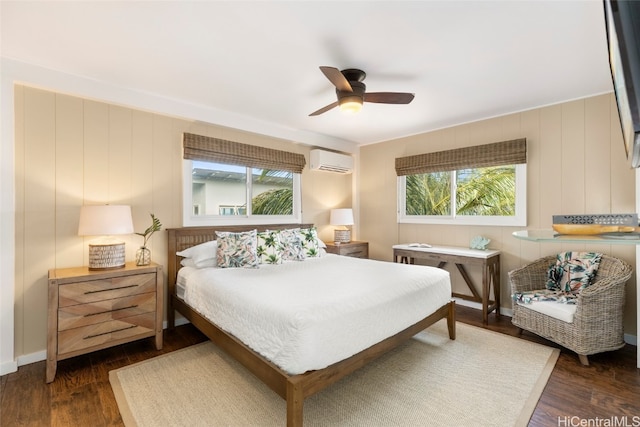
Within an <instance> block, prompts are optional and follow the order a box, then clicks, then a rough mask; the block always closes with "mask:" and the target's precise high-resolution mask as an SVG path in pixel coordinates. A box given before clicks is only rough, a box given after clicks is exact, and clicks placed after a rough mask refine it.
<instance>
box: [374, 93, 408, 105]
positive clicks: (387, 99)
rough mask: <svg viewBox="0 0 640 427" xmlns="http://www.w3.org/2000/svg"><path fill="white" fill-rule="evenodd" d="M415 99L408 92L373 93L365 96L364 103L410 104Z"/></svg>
mask: <svg viewBox="0 0 640 427" xmlns="http://www.w3.org/2000/svg"><path fill="white" fill-rule="evenodd" d="M414 97H415V95H414V94H412V93H406V92H371V93H365V94H364V102H377V103H379V104H408V103H410V102H411V101H413V98H414Z"/></svg>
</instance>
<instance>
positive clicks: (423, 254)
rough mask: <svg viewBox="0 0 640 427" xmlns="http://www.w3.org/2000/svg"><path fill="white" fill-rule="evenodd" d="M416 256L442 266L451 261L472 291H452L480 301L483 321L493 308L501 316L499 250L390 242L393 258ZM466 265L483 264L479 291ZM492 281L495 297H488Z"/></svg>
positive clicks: (411, 260) (404, 260)
mask: <svg viewBox="0 0 640 427" xmlns="http://www.w3.org/2000/svg"><path fill="white" fill-rule="evenodd" d="M416 259H424V260H428V261H435V262H438V268H443V267H444V266H445V265H446V264H447V263H448V262H452V263H454V264H455V265H456V267H457V268H458V271H459V272H460V274H461V275H462V278H463V279H464V281H465V283H466V284H467V286H468V287H469V289H470V290H471V293H472V294H473V295H466V294H460V293H456V292H453V293H452V295H453V296H454V297H457V298H462V299H465V300H470V301H475V302H479V303H481V304H482V321H483V322H484V323H485V324H486V323H487V322H488V321H489V313H491V312H492V311H495V312H496V317H500V251H496V250H490V249H489V250H486V251H482V250H478V249H469V248H463V247H453V246H433V247H430V248H425V247H415V246H409V245H394V246H393V260H394V262H400V263H404V264H414V263H415V260H416ZM465 265H467V266H469V265H478V266H480V267H481V268H482V290H481V292H478V289H477V288H476V286H475V285H474V284H473V282H472V280H471V277H469V274H468V273H467V270H466V269H465ZM492 284H493V295H494V299H495V301H492V300H490V299H489V297H490V292H491V285H492Z"/></svg>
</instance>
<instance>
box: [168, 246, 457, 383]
mask: <svg viewBox="0 0 640 427" xmlns="http://www.w3.org/2000/svg"><path fill="white" fill-rule="evenodd" d="M179 274H180V276H182V277H181V278H180V280H181V281H184V282H185V283H186V287H185V297H184V299H185V302H186V303H187V304H189V305H190V306H191V307H193V308H194V309H195V310H197V311H198V312H200V313H201V314H203V315H204V316H205V317H207V318H208V319H209V320H211V321H212V322H213V323H215V324H216V325H217V326H218V327H220V328H221V329H223V330H225V331H227V332H229V333H231V334H233V335H234V336H236V337H237V338H239V339H240V340H241V341H242V342H244V343H245V344H246V345H248V346H249V347H251V348H252V349H253V350H254V351H256V352H258V353H259V354H261V355H262V356H264V357H265V358H266V359H268V360H270V361H271V362H273V363H274V364H276V365H277V366H279V367H280V368H281V369H283V370H284V371H286V372H288V373H289V374H299V373H303V372H306V371H309V370H315V369H322V368H325V367H327V366H329V365H331V364H333V363H335V362H338V361H340V360H343V359H346V358H348V357H350V356H352V355H354V354H356V353H358V352H360V351H362V350H364V349H366V348H368V347H370V346H371V345H373V344H375V343H377V342H380V341H382V340H383V339H385V338H387V337H389V336H391V335H394V334H396V333H398V332H400V331H401V330H403V329H405V328H406V327H408V326H410V325H412V324H414V323H416V322H418V321H419V320H421V319H423V318H425V317H427V315H429V314H431V313H433V312H434V311H435V310H437V309H438V308H440V307H441V306H443V305H444V304H446V303H447V302H449V301H450V300H451V283H450V280H449V273H448V272H446V271H445V270H442V269H438V268H433V267H426V266H418V265H407V264H396V263H391V262H383V261H374V260H365V259H358V258H350V257H345V256H338V255H331V254H328V255H325V256H323V257H321V258H310V259H307V260H305V261H299V262H295V261H292V262H286V263H284V264H280V265H264V264H263V265H261V266H260V268H259V269H243V268H232V269H230V268H203V269H195V268H186V267H185V268H182V269H181V270H180V272H179Z"/></svg>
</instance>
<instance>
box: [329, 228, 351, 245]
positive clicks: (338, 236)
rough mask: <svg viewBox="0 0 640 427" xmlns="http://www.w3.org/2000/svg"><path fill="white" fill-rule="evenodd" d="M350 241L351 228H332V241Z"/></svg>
mask: <svg viewBox="0 0 640 427" xmlns="http://www.w3.org/2000/svg"><path fill="white" fill-rule="evenodd" d="M350 241H351V230H334V231H333V242H334V243H349V242H350Z"/></svg>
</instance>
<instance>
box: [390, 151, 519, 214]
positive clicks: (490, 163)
mask: <svg viewBox="0 0 640 427" xmlns="http://www.w3.org/2000/svg"><path fill="white" fill-rule="evenodd" d="M525 161H526V141H525V140H524V139H521V140H513V141H505V142H501V143H495V144H488V145H484V146H478V147H468V148H464V149H458V150H448V151H443V152H438V153H429V154H423V155H418V156H409V157H404V158H400V159H396V170H397V172H398V175H399V176H398V221H399V222H401V223H424V224H460V225H463V224H464V225H467V224H468V225H502V226H526V163H525Z"/></svg>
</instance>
